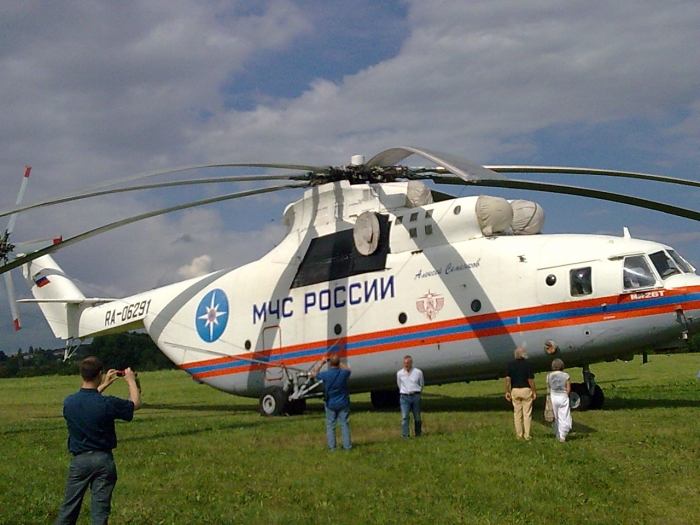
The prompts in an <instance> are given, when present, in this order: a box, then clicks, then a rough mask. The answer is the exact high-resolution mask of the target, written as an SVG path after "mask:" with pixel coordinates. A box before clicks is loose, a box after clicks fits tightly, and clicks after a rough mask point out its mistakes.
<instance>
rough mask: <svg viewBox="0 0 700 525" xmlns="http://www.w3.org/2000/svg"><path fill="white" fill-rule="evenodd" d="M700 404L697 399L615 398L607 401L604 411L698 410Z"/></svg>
mask: <svg viewBox="0 0 700 525" xmlns="http://www.w3.org/2000/svg"><path fill="white" fill-rule="evenodd" d="M699 405H700V402H699V401H698V400H696V399H643V398H619V397H618V398H615V399H606V400H605V405H604V406H603V410H604V411H612V410H639V409H642V408H697V407H698V406H699Z"/></svg>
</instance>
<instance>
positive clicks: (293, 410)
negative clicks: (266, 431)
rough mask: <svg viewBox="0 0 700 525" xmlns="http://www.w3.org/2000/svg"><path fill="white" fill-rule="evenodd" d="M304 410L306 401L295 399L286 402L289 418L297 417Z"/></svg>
mask: <svg viewBox="0 0 700 525" xmlns="http://www.w3.org/2000/svg"><path fill="white" fill-rule="evenodd" d="M305 410H306V399H295V400H294V401H287V414H289V415H290V416H299V415H301V414H303V413H304V411H305Z"/></svg>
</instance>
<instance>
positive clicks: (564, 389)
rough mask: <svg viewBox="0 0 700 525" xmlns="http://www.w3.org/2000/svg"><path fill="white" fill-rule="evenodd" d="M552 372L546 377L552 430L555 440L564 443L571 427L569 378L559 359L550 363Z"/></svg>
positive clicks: (562, 362)
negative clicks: (551, 413) (551, 414)
mask: <svg viewBox="0 0 700 525" xmlns="http://www.w3.org/2000/svg"><path fill="white" fill-rule="evenodd" d="M552 370H554V371H553V372H551V373H549V374H548V375H547V391H548V392H549V396H550V397H551V399H552V410H553V411H554V421H553V422H552V429H553V430H554V435H555V436H556V437H557V439H558V440H559V441H561V442H564V441H566V436H567V434H568V433H569V431H570V430H571V425H572V421H571V407H570V405H569V394H570V393H571V378H570V377H569V374H567V373H566V372H564V361H562V360H561V359H555V360H554V361H552Z"/></svg>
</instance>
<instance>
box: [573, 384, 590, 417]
mask: <svg viewBox="0 0 700 525" xmlns="http://www.w3.org/2000/svg"><path fill="white" fill-rule="evenodd" d="M571 391H572V392H574V393H575V394H576V395H578V398H579V404H578V408H576V410H578V411H579V412H583V411H584V410H588V408H589V407H590V406H591V395H590V394H589V393H588V388H586V385H585V384H584V383H571Z"/></svg>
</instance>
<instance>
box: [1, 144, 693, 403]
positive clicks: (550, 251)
mask: <svg viewBox="0 0 700 525" xmlns="http://www.w3.org/2000/svg"><path fill="white" fill-rule="evenodd" d="M414 154H415V155H419V156H421V157H423V158H425V159H427V160H429V161H430V162H433V163H435V167H427V168H426V167H422V168H416V167H408V166H401V165H397V163H399V162H401V161H402V160H403V159H405V158H407V157H409V156H411V155H414ZM211 166H247V167H264V168H284V169H293V170H297V171H298V172H295V173H293V174H285V175H262V176H250V177H231V178H214V179H199V180H195V181H186V182H175V183H159V184H150V185H142V186H129V187H127V188H122V189H119V190H105V189H103V188H102V187H96V188H93V189H92V190H91V191H86V192H83V193H81V194H79V195H74V196H69V197H65V198H62V199H57V200H53V201H45V202H41V203H36V204H33V205H28V206H16V207H15V208H13V209H11V210H6V211H4V212H2V213H0V216H6V215H10V216H11V222H12V221H13V219H14V217H16V214H17V213H19V212H23V211H27V210H30V209H33V208H36V207H40V206H46V205H53V204H57V203H60V202H67V201H70V200H77V199H82V198H88V197H93V196H95V195H103V194H107V193H114V192H119V191H133V190H137V189H146V188H157V187H164V186H168V185H177V184H188V183H205V182H214V181H215V182H221V181H222V180H236V181H241V180H270V179H275V180H280V179H283V180H289V181H291V182H288V183H285V184H284V185H280V186H273V187H266V188H262V189H257V190H251V191H246V192H240V193H233V194H229V195H223V196H219V197H215V198H213V199H207V200H204V201H197V202H191V203H188V204H186V205H181V206H175V207H172V208H168V209H165V210H159V211H156V212H151V213H148V214H144V215H140V216H137V217H131V218H129V219H125V220H122V221H118V222H116V223H113V224H109V225H106V226H103V227H100V228H97V229H95V230H91V231H89V232H86V233H84V234H81V235H78V236H76V237H73V238H70V239H66V240H58V241H49V242H46V243H45V246H44V247H42V248H41V249H38V250H37V249H36V248H34V249H33V250H21V251H22V254H21V256H16V257H14V256H13V255H12V248H14V247H13V246H12V245H10V244H9V241H8V237H9V232H11V229H8V231H6V234H5V236H4V237H3V239H2V244H0V249H2V252H1V253H0V255H1V256H2V257H3V259H4V262H5V264H4V265H2V266H0V273H5V272H8V271H9V270H11V269H13V268H16V267H19V266H23V273H24V276H25V279H26V282H27V284H28V285H29V287H30V288H31V292H32V295H33V296H34V299H26V300H22V301H19V302H34V303H38V305H39V307H40V308H41V310H42V312H43V314H44V316H45V317H46V320H47V321H48V323H49V325H50V327H51V329H52V330H53V333H54V334H55V336H56V337H58V338H60V339H65V340H67V341H68V346H67V350H66V355H68V354H69V352H70V349H71V348H72V347H73V345H74V344H75V342H76V341H81V340H83V339H85V338H90V337H95V336H98V335H101V334H107V333H114V332H119V331H127V330H137V329H145V330H146V331H147V332H148V334H149V335H150V337H151V338H152V339H153V341H154V342H155V343H156V344H157V345H158V347H159V348H160V350H161V351H162V352H163V353H164V354H165V355H166V356H167V357H168V358H170V359H171V360H172V361H173V362H174V363H175V364H177V365H178V366H179V367H180V368H181V369H183V370H185V371H186V372H188V373H189V374H191V376H192V377H193V378H195V379H197V380H199V381H201V382H204V383H206V384H208V385H210V386H212V387H214V388H217V389H219V390H222V391H225V392H229V393H231V394H235V395H240V396H246V397H255V398H258V399H259V402H260V411H261V413H262V414H264V415H279V414H283V413H289V414H296V413H301V412H303V410H304V409H305V404H306V399H308V398H312V397H319V396H320V395H322V389H321V385H320V383H319V382H317V381H316V380H315V379H314V378H313V377H312V375H311V374H310V371H311V370H312V369H313V368H314V367H315V365H316V364H317V363H318V362H319V360H320V359H322V358H323V357H324V356H326V355H328V354H329V353H330V352H337V353H339V354H340V355H341V357H342V358H343V359H344V360H345V361H346V362H347V364H348V365H349V367H350V368H351V369H352V376H351V378H350V382H349V387H350V389H351V391H352V392H367V391H369V392H371V399H372V403H373V404H374V405H375V406H377V407H384V406H389V405H391V404H393V403H395V402H397V399H398V392H397V391H396V384H395V373H396V370H398V369H399V368H400V367H401V363H402V359H403V357H404V355H406V354H408V353H410V354H411V355H412V356H413V357H414V360H415V361H416V362H417V363H420V366H421V368H422V370H423V372H424V374H425V378H426V383H427V384H441V383H450V382H461V381H472V380H480V379H493V378H498V377H502V376H503V375H504V374H505V370H506V365H507V362H508V361H509V360H510V359H511V358H512V355H513V350H514V349H515V348H516V347H518V346H524V347H526V348H527V349H528V353H529V355H530V360H531V362H532V364H533V365H534V366H535V368H536V369H537V370H548V369H549V368H550V365H551V361H552V359H553V358H554V357H561V358H563V359H564V361H565V362H566V363H567V366H569V367H571V366H580V367H582V368H583V382H582V383H576V384H575V385H574V391H575V392H576V394H578V397H579V401H580V407H581V408H585V407H590V408H600V407H602V405H603V401H604V395H603V392H602V390H601V388H600V386H599V385H597V384H596V383H595V380H594V375H593V374H592V373H591V372H590V369H589V365H590V364H592V363H596V362H600V361H603V360H614V359H616V358H618V357H625V356H629V355H634V354H635V353H641V352H645V351H649V350H653V349H657V348H668V347H672V346H678V345H681V344H683V343H684V341H685V340H687V338H688V335H689V334H691V333H693V332H694V331H697V326H698V322H697V316H698V313H699V309H700V276H698V275H696V274H695V269H694V268H693V267H692V266H691V265H690V264H688V263H687V262H686V261H685V260H684V259H683V258H682V257H681V256H680V255H679V254H678V253H677V252H676V251H675V250H673V249H672V248H671V247H669V246H666V245H663V244H659V243H657V242H651V241H645V240H639V239H634V238H632V237H631V236H630V235H629V232H628V231H627V230H626V229H625V231H624V234H623V236H621V237H613V236H604V235H581V234H578V235H573V234H557V235H546V234H542V233H541V230H542V225H543V220H544V214H543V212H542V209H541V208H540V206H539V205H537V204H536V203H533V202H529V201H522V200H514V201H508V200H506V199H503V198H500V197H488V196H484V195H481V196H467V197H460V198H454V197H451V196H448V195H445V194H444V193H441V192H438V191H435V190H431V189H430V188H429V187H428V186H427V185H426V184H425V183H424V182H423V180H425V179H432V180H433V181H435V182H437V183H440V184H469V185H473V186H491V187H505V188H516V189H530V190H539V191H548V192H556V193H568V194H574V195H582V196H587V197H594V198H602V199H607V200H614V201H618V202H626V203H628V204H633V205H637V206H643V207H646V208H650V209H654V210H658V211H663V212H666V213H672V214H675V215H680V216H683V217H688V218H692V219H695V220H700V214H699V213H698V212H695V211H692V210H686V209H683V208H678V207H674V206H670V205H665V204H660V203H656V202H652V201H646V200H643V199H638V198H634V197H629V196H624V195H616V194H610V193H606V192H602V191H599V190H592V189H584V188H576V187H571V186H562V185H555V184H544V183H537V182H528V181H520V180H511V179H507V178H506V177H505V176H504V175H502V173H528V172H538V173H544V172H550V173H579V174H594V175H616V176H623V177H632V178H641V179H650V180H657V181H664V182H673V183H677V184H687V185H691V186H699V185H700V183H696V182H693V181H687V180H683V179H672V178H668V177H658V176H653V175H646V174H638V173H630V172H617V171H605V170H590V169H583V168H554V167H541V166H539V167H538V166H489V167H484V166H479V165H476V164H473V163H471V162H468V161H466V160H464V159H461V158H459V157H455V156H453V155H447V154H443V153H438V152H434V151H429V150H426V149H418V148H413V147H400V148H393V149H390V150H386V151H384V152H382V153H380V154H378V155H376V156H375V157H373V158H372V159H371V160H370V161H368V162H365V161H364V159H363V158H362V157H360V156H355V157H353V158H352V162H351V164H350V165H348V166H344V167H316V166H300V165H287V164H227V165H209V166H206V167H211ZM200 167H201V166H200ZM184 169H191V168H178V169H177V170H169V171H181V170H184ZM157 173H165V172H157ZM153 174H155V173H150V174H147V175H143V176H137V177H131V178H129V179H123V180H122V181H121V182H124V181H133V180H136V179H138V178H142V177H144V176H150V175H153ZM292 187H295V188H298V187H305V188H306V190H305V192H304V196H303V198H301V199H300V200H298V201H297V202H294V203H292V204H290V205H289V206H287V208H286V210H285V211H284V224H285V225H286V227H287V234H286V236H285V237H284V239H283V240H282V241H281V242H280V243H279V245H277V246H276V247H275V248H274V249H273V250H272V251H270V252H269V253H268V254H267V255H265V256H264V257H262V258H261V259H260V260H258V261H255V262H252V263H250V264H247V265H245V266H242V267H240V268H236V269H225V270H219V271H216V272H213V273H210V274H208V275H205V276H203V277H197V278H194V279H189V280H186V281H183V282H179V283H175V284H172V285H169V286H164V287H162V288H157V289H153V290H149V291H146V292H143V293H139V294H136V295H133V296H130V297H126V298H123V299H113V298H100V297H93V298H88V297H85V296H84V295H83V294H82V293H81V292H80V290H79V289H78V288H77V286H76V285H75V284H74V283H73V282H72V281H71V280H70V279H69V278H68V277H67V276H66V274H65V273H64V272H63V270H62V269H61V268H60V267H59V266H58V265H57V264H56V262H55V261H54V260H53V259H52V258H51V256H50V255H49V254H50V253H52V252H54V251H56V250H58V249H60V248H63V247H65V246H69V245H70V244H73V243H75V242H78V241H81V240H83V239H86V238H88V237H91V236H93V235H97V234H99V233H102V232H104V231H107V230H110V229H113V228H116V227H118V226H121V225H124V224H128V223H131V222H135V221H138V220H143V219H145V218H148V217H152V216H155V215H158V214H162V213H168V212H171V211H174V210H177V209H183V208H185V207H191V206H197V205H202V204H207V203H210V202H215V201H221V200H227V199H234V198H240V197H243V196H246V195H252V194H257V193H263V192H269V191H277V190H280V189H285V188H292ZM18 202H19V200H18ZM6 275H8V274H6ZM8 288H9V287H8ZM11 301H12V302H14V298H12V299H11Z"/></svg>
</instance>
